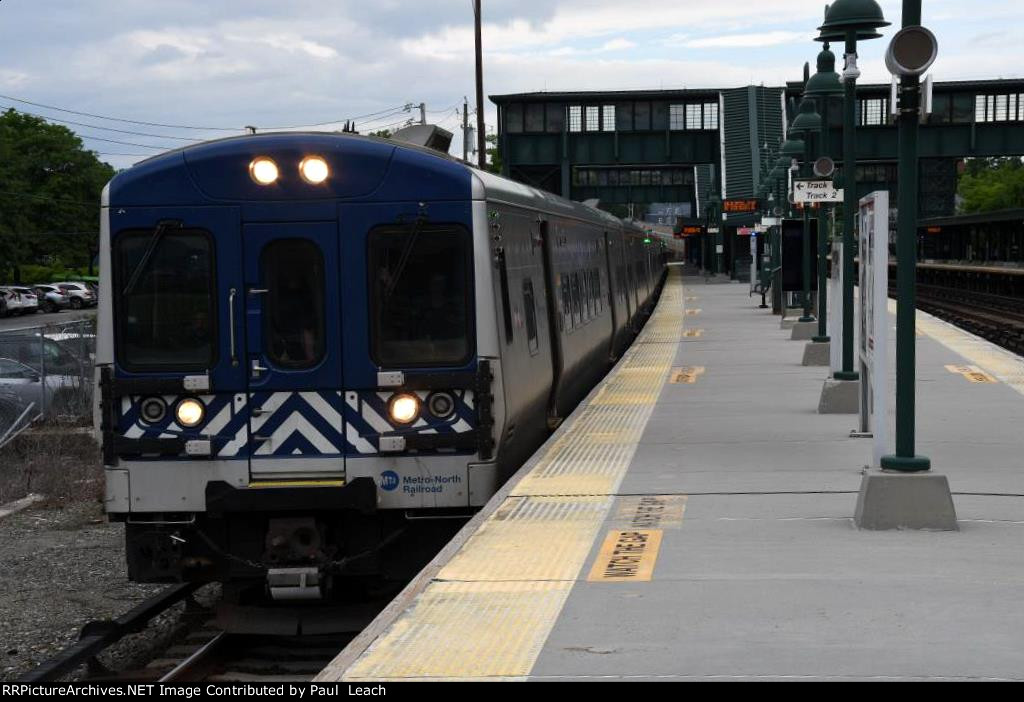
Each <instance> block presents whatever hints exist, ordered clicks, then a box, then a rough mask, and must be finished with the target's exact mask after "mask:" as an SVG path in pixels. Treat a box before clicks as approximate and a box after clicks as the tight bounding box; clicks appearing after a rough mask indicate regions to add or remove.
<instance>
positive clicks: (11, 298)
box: [0, 285, 27, 316]
mask: <svg viewBox="0 0 1024 702" xmlns="http://www.w3.org/2000/svg"><path fill="white" fill-rule="evenodd" d="M0 297H3V298H4V303H5V304H4V308H5V309H4V312H5V315H4V316H13V315H16V314H24V313H25V308H26V305H27V300H23V299H22V296H21V293H19V292H18V290H17V289H16V288H15V287H14V286H10V285H5V286H3V287H0Z"/></svg>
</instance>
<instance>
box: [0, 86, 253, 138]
mask: <svg viewBox="0 0 1024 702" xmlns="http://www.w3.org/2000/svg"><path fill="white" fill-rule="evenodd" d="M0 98H3V99H4V100H13V101H14V102H20V103H21V104H23V105H32V106H33V107H42V108H43V109H45V110H56V111H57V112H66V113H68V114H71V115H81V116H83V117H93V118H95V119H105V120H108V121H110V122H126V123H128V124H141V125H144V126H146V127H165V128H167V129H192V130H195V131H200V132H209V131H216V132H240V131H242V128H241V127H196V126H193V125H187V124H163V123H161V122H144V121H141V120H135V119H123V118H121V117H109V116H107V115H97V114H93V113H91V112H79V111H77V110H69V109H67V108H64V107H56V106H54V105H44V104H43V103H41V102H32V101H31V100H23V99H21V98H16V97H12V96H10V95H0Z"/></svg>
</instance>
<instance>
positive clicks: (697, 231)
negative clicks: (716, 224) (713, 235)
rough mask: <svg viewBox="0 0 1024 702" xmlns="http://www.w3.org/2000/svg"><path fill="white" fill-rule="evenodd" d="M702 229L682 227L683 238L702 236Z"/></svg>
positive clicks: (699, 227)
mask: <svg viewBox="0 0 1024 702" xmlns="http://www.w3.org/2000/svg"><path fill="white" fill-rule="evenodd" d="M703 233H704V227H701V226H687V227H683V236H696V235H697V234H703Z"/></svg>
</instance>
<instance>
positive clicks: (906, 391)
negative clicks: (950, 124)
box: [881, 0, 931, 473]
mask: <svg viewBox="0 0 1024 702" xmlns="http://www.w3.org/2000/svg"><path fill="white" fill-rule="evenodd" d="M920 24H921V0H903V26H904V27H914V26H919V25H920ZM920 104H921V80H920V78H919V77H918V76H903V77H902V78H901V79H900V112H899V139H900V148H899V159H900V160H899V181H898V185H897V187H898V188H899V194H898V195H897V203H898V204H897V207H898V208H899V210H898V213H897V221H896V286H897V311H896V455H895V456H883V457H882V461H881V464H882V468H884V469H886V470H898V471H902V472H907V473H913V472H918V471H926V470H929V469H930V468H931V461H929V460H928V459H927V458H925V457H924V456H916V455H914V411H915V406H914V401H915V397H914V394H915V388H914V381H915V375H916V363H917V359H916V351H917V348H916V344H917V341H916V338H915V336H916V330H915V327H916V325H917V314H916V309H915V308H916V305H917V300H916V299H915V298H916V292H917V291H916V286H917V188H918V168H919V163H918V151H917V131H918V122H919V119H920V118H919V107H920Z"/></svg>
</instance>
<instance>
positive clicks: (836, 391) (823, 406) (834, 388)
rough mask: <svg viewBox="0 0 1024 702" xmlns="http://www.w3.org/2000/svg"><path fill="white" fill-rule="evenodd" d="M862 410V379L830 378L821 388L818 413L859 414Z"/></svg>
mask: <svg viewBox="0 0 1024 702" xmlns="http://www.w3.org/2000/svg"><path fill="white" fill-rule="evenodd" d="M858 412H860V381H859V380H835V379H833V378H829V379H828V380H826V381H825V386H824V387H823V388H822V389H821V400H820V401H819V402H818V414H857V413H858Z"/></svg>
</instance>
